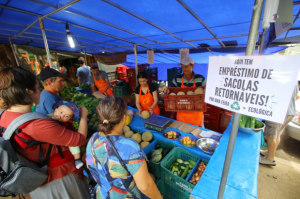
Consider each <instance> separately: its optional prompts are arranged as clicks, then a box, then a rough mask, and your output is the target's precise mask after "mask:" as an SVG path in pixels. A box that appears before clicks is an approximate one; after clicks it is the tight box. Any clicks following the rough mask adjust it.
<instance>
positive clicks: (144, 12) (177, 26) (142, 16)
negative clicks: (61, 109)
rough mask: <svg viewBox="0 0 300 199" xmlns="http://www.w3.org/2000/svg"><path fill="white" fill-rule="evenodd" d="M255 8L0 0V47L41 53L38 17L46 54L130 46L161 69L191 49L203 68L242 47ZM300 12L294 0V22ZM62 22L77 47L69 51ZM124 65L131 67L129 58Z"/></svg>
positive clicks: (234, 3)
mask: <svg viewBox="0 0 300 199" xmlns="http://www.w3.org/2000/svg"><path fill="white" fill-rule="evenodd" d="M253 4H254V1H240V0H231V1H230V3H224V1H223V0H214V1H194V0H177V1H176V0H164V1H161V0H151V1H149V0H143V1H140V0H127V1H124V0H98V1H95V0H84V1H83V0H81V1H80V0H73V1H71V0H22V1H20V0H0V24H1V25H0V42H4V43H8V42H9V40H8V38H11V39H12V42H13V43H14V44H26V45H30V46H35V47H41V48H44V42H43V37H42V34H41V30H40V25H39V22H38V17H42V18H43V22H44V26H45V33H46V36H47V40H48V45H49V48H50V50H56V51H68V52H83V50H84V49H86V52H88V53H102V52H103V53H116V52H124V51H125V52H129V53H132V51H133V44H138V51H139V52H143V51H144V52H145V51H146V50H155V52H157V53H158V54H157V55H156V56H155V58H156V59H157V60H155V63H157V64H161V63H175V62H176V61H177V60H178V55H177V54H178V49H180V48H189V49H190V51H191V53H197V54H201V57H203V58H201V59H199V61H197V62H198V63H207V60H208V56H212V55H220V54H219V53H223V54H227V53H228V52H230V51H231V49H232V46H239V47H241V46H242V47H245V46H246V44H247V40H248V33H249V28H250V22H251V16H252V7H253V6H254V5H253ZM299 8H300V5H299V2H298V1H295V0H294V18H295V19H298V17H299ZM34 22H35V23H34ZM66 22H68V24H69V29H70V32H71V35H72V36H73V39H74V41H75V44H76V47H75V48H70V46H69V43H68V39H67V35H66V27H65V25H66ZM29 24H30V25H29ZM292 28H293V30H291V31H289V32H288V35H287V39H291V38H294V37H295V36H298V35H299V30H296V29H297V28H300V21H295V24H294V25H293V27H292ZM261 32H262V29H261V28H260V29H259V33H261ZM17 35H19V36H17ZM282 37H283V38H284V37H285V34H283V36H282ZM207 47H210V48H207ZM221 47H222V48H221ZM220 49H221V50H222V52H218V51H219V50H220ZM172 50H173V51H172ZM193 50H195V52H193ZM166 51H168V53H169V54H166V53H165V52H166ZM173 53H175V55H172V54H173ZM240 53H242V52H240ZM141 56H145V55H139V62H140V63H144V62H145V59H143V58H142V57H141ZM158 57H159V58H158ZM161 58H162V59H163V60H160V59H161ZM127 61H130V62H134V60H132V56H129V57H128V60H127ZM174 61H175V62H174Z"/></svg>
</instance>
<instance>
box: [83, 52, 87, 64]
mask: <svg viewBox="0 0 300 199" xmlns="http://www.w3.org/2000/svg"><path fill="white" fill-rule="evenodd" d="M84 63H85V65H86V66H87V60H86V50H85V49H84Z"/></svg>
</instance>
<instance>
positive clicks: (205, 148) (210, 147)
mask: <svg viewBox="0 0 300 199" xmlns="http://www.w3.org/2000/svg"><path fill="white" fill-rule="evenodd" d="M203 149H204V150H205V151H211V152H215V150H216V147H212V146H210V144H206V146H205V147H204V148H203Z"/></svg>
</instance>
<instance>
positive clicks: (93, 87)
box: [92, 84, 97, 93]
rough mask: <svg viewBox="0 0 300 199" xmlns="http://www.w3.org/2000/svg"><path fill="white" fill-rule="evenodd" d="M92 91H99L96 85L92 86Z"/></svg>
mask: <svg viewBox="0 0 300 199" xmlns="http://www.w3.org/2000/svg"><path fill="white" fill-rule="evenodd" d="M92 91H93V93H94V92H96V91H97V88H96V86H95V84H92Z"/></svg>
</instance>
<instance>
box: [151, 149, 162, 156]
mask: <svg viewBox="0 0 300 199" xmlns="http://www.w3.org/2000/svg"><path fill="white" fill-rule="evenodd" d="M162 150H163V149H162V148H160V149H156V150H155V151H153V152H152V154H151V156H152V157H153V156H156V155H161V152H162Z"/></svg>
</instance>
